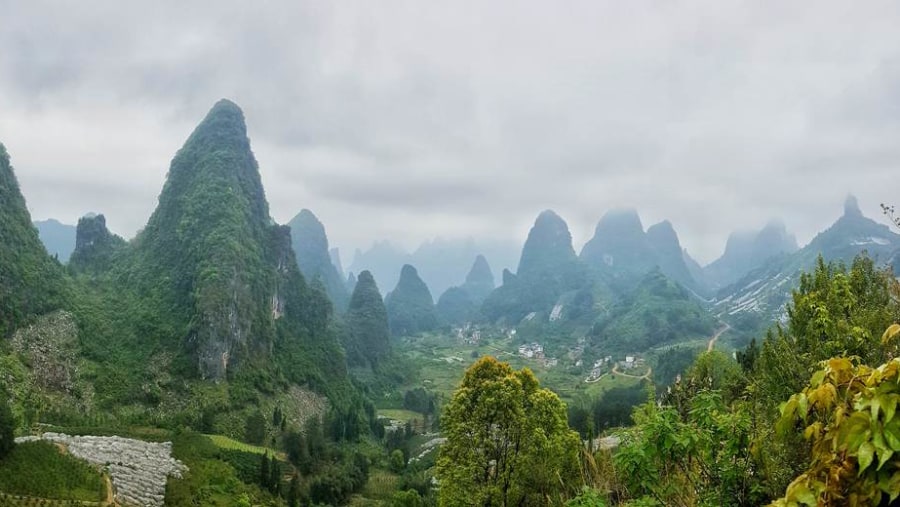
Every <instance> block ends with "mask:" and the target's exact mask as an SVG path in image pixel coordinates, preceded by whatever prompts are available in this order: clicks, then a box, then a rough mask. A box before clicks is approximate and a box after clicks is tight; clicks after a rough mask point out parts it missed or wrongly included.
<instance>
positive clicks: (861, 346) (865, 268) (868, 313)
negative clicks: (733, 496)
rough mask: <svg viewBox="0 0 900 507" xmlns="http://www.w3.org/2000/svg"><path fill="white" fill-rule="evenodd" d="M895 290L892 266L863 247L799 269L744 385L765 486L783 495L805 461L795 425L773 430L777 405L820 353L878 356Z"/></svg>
mask: <svg viewBox="0 0 900 507" xmlns="http://www.w3.org/2000/svg"><path fill="white" fill-rule="evenodd" d="M898 295H900V289H898V284H897V282H896V280H895V279H894V277H893V274H892V273H891V272H890V270H889V269H880V268H878V267H876V266H875V263H874V261H872V259H871V258H869V257H868V256H866V255H865V254H861V255H859V256H857V257H856V258H855V259H854V260H853V262H852V264H851V265H850V266H849V268H848V266H846V265H845V264H843V263H826V262H825V261H824V260H823V259H822V258H821V257H820V258H819V259H818V261H817V263H816V267H815V269H814V270H813V272H811V273H804V274H802V275H801V277H800V286H799V287H798V288H797V290H795V291H794V293H793V297H792V301H791V303H790V304H789V305H788V307H787V315H788V321H787V325H786V327H781V326H778V327H777V328H776V329H775V330H774V331H770V332H769V333H768V336H767V337H766V339H765V340H764V341H763V343H762V347H760V348H759V351H758V357H756V358H755V360H754V361H753V369H752V374H751V385H750V387H749V391H750V392H752V393H753V396H752V398H751V401H752V403H753V405H754V406H753V409H752V411H753V413H754V414H756V415H757V416H758V417H760V418H761V419H763V423H762V424H761V425H760V427H761V428H762V430H761V432H760V434H758V435H756V436H755V439H754V440H755V442H754V447H755V448H756V454H757V455H758V456H759V460H760V473H761V474H762V476H764V477H765V481H764V485H765V487H766V488H767V490H768V492H769V494H771V495H773V496H776V495H781V494H782V493H783V492H784V491H785V488H786V487H787V485H788V483H789V482H790V481H791V480H792V479H793V478H795V477H797V475H798V474H799V473H800V472H802V471H803V470H805V469H806V467H807V465H808V463H809V453H810V449H809V444H808V442H805V441H804V439H803V438H802V436H801V435H800V434H799V433H798V432H783V433H782V434H780V435H779V434H775V433H774V430H773V428H774V426H775V422H776V420H778V418H779V417H780V414H779V412H778V407H779V405H781V404H782V403H784V402H786V401H787V400H788V398H790V397H791V396H792V395H793V394H795V393H798V392H799V391H801V390H802V389H803V388H804V386H806V385H807V383H808V380H809V378H810V375H811V374H812V373H813V372H814V371H816V370H817V369H818V365H819V364H820V362H821V361H825V360H828V359H830V358H832V357H851V356H856V357H858V358H859V359H860V362H861V363H862V364H881V363H883V362H884V361H885V360H886V359H887V358H888V351H887V350H886V349H885V348H884V347H883V346H882V345H881V344H880V343H879V337H880V336H881V334H882V332H883V331H884V329H886V328H887V327H888V326H890V325H891V324H892V323H894V322H897V320H898V318H900V299H898ZM747 353H748V354H755V353H756V352H753V351H750V350H748V351H747Z"/></svg>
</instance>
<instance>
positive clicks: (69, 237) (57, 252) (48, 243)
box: [34, 218, 75, 263]
mask: <svg viewBox="0 0 900 507" xmlns="http://www.w3.org/2000/svg"><path fill="white" fill-rule="evenodd" d="M34 226H35V227H37V230H38V236H40V238H41V242H42V243H44V248H46V249H47V253H49V254H50V255H54V256H56V258H57V259H59V262H62V263H66V262H69V256H70V255H72V252H73V251H74V250H75V226H74V225H69V224H63V223H60V222H59V220H56V219H54V218H51V219H48V220H36V221H35V222H34Z"/></svg>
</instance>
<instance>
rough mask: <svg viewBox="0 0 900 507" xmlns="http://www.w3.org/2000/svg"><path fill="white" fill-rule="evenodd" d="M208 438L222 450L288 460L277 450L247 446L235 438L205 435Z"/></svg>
mask: <svg viewBox="0 0 900 507" xmlns="http://www.w3.org/2000/svg"><path fill="white" fill-rule="evenodd" d="M203 436H205V437H206V438H208V439H210V440H211V441H212V443H213V444H215V446H216V447H218V448H220V449H228V450H233V451H241V452H249V453H253V454H269V455H274V456H277V457H278V459H280V460H282V461H284V460H285V459H287V458H286V457H285V455H284V453H283V452H281V451H276V450H275V449H272V448H269V447H262V446H259V445H253V444H247V443H244V442H240V441H238V440H235V439H233V438H228V437H226V436H225V435H203Z"/></svg>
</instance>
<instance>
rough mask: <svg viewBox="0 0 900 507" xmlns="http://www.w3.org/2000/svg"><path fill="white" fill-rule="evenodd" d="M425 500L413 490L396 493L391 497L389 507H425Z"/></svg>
mask: <svg viewBox="0 0 900 507" xmlns="http://www.w3.org/2000/svg"><path fill="white" fill-rule="evenodd" d="M425 505H426V504H425V500H423V499H422V497H421V496H420V495H419V493H418V492H417V491H415V490H413V489H407V490H406V491H398V492H396V493H394V496H392V497H391V503H390V506H391V507H425Z"/></svg>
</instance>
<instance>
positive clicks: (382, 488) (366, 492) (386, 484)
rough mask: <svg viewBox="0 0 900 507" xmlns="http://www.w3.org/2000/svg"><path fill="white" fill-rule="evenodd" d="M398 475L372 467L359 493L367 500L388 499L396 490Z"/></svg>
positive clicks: (398, 480) (398, 481)
mask: <svg viewBox="0 0 900 507" xmlns="http://www.w3.org/2000/svg"><path fill="white" fill-rule="evenodd" d="M399 483H400V477H398V476H397V475H396V474H393V473H391V472H388V471H387V470H382V469H373V470H372V471H371V473H370V474H369V480H368V481H367V482H366V486H365V487H364V488H363V490H362V492H361V495H362V496H363V497H364V498H366V499H368V500H390V498H391V496H393V494H394V493H395V492H396V491H397V487H398V485H399Z"/></svg>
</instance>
